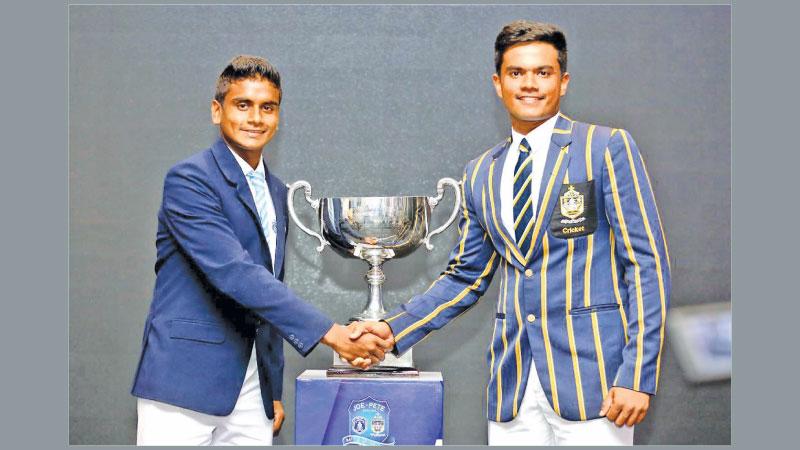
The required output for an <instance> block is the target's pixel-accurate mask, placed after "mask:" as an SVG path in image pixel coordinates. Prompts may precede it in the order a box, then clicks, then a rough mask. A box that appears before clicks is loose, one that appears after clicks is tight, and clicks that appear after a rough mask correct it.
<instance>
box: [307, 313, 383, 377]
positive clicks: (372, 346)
mask: <svg viewBox="0 0 800 450" xmlns="http://www.w3.org/2000/svg"><path fill="white" fill-rule="evenodd" d="M321 342H322V343H323V344H325V345H327V346H328V347H330V348H332V349H333V350H334V351H335V352H336V353H338V354H339V356H341V357H342V358H343V359H344V360H346V361H347V362H348V363H350V365H351V366H353V367H358V368H360V369H369V368H370V367H371V366H373V365H375V364H378V363H379V362H381V361H383V357H384V353H386V352H388V351H391V350H392V348H394V335H393V334H392V329H391V328H389V325H388V324H387V323H386V322H378V321H364V322H353V323H351V324H350V325H347V326H346V327H345V326H342V325H339V324H338V323H337V324H334V325H333V327H331V329H330V330H328V332H327V333H325V336H323V337H322V340H321Z"/></svg>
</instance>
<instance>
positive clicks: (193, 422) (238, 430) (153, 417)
mask: <svg viewBox="0 0 800 450" xmlns="http://www.w3.org/2000/svg"><path fill="white" fill-rule="evenodd" d="M137 410H138V415H139V422H138V425H137V430H136V445H272V420H270V419H268V418H267V414H266V413H265V412H264V402H263V401H262V400H261V386H260V384H259V382H258V367H257V365H256V356H255V347H254V348H253V350H252V352H251V355H250V363H249V364H248V365H247V372H246V373H245V378H244V383H243V384H242V390H241V392H239V398H238V399H237V400H236V406H234V408H233V412H231V413H230V414H229V415H227V416H224V417H221V416H212V415H209V414H203V413H199V412H197V411H192V410H190V409H186V408H180V407H178V406H173V405H169V404H166V403H162V402H157V401H154V400H148V399H143V398H140V399H138V400H137Z"/></svg>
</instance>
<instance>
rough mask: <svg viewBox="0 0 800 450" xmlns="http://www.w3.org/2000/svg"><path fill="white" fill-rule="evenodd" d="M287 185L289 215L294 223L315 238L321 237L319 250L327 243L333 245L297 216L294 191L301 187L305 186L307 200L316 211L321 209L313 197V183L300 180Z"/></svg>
mask: <svg viewBox="0 0 800 450" xmlns="http://www.w3.org/2000/svg"><path fill="white" fill-rule="evenodd" d="M286 187H287V188H289V193H288V194H286V196H287V199H286V203H287V206H288V207H289V215H290V216H291V217H292V220H293V221H294V223H295V224H296V225H297V226H298V227H300V229H301V230H303V231H304V232H305V233H306V234H308V235H310V236H314V237H315V238H317V239H319V247H317V251H318V252H322V250H323V249H324V248H325V246H326V245H331V244H330V243H329V242H328V241H326V240H325V238H323V237H322V236H320V234H319V233H317V232H315V231H314V230H312V229H311V228H308V227H307V226H305V225H303V222H300V219H299V218H298V217H297V213H295V211H294V192H295V191H296V190H298V189H300V188H301V187H302V188H303V191H304V193H305V197H306V201H307V202H308V203H309V204H310V205H311V207H312V208H314V210H315V211H319V200H312V199H311V185H310V184H308V181H306V180H298V181H295V182H294V183H292V184H287V185H286Z"/></svg>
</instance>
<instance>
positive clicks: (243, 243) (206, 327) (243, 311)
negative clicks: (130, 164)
mask: <svg viewBox="0 0 800 450" xmlns="http://www.w3.org/2000/svg"><path fill="white" fill-rule="evenodd" d="M280 103H281V84H280V75H279V74H278V71H277V70H276V69H275V68H274V67H273V66H272V65H271V64H270V63H269V62H268V61H266V60H265V59H262V58H258V57H251V56H238V57H236V58H234V59H233V60H232V61H231V62H230V63H229V64H228V66H227V67H226V68H225V69H224V70H223V72H222V74H221V75H220V76H219V79H218V81H217V91H216V95H215V98H214V99H213V100H212V102H211V117H212V121H213V123H214V124H217V125H219V128H220V137H219V139H217V141H216V142H215V143H214V145H213V146H212V147H211V148H209V149H207V150H205V151H202V152H200V153H198V154H195V155H193V156H191V157H189V158H188V159H186V160H184V161H181V162H180V163H178V164H176V165H175V166H174V167H172V168H171V169H170V170H169V172H168V173H167V175H166V178H165V180H164V192H163V200H162V204H161V209H160V210H159V213H158V233H157V237H156V248H157V260H156V265H155V270H156V274H157V275H156V284H155V290H154V294H153V301H152V304H151V306H150V311H149V314H148V316H147V319H146V322H145V328H144V338H143V342H142V353H141V357H140V360H139V365H138V368H137V370H136V375H135V379H134V382H133V390H132V393H133V395H135V396H136V397H138V400H137V402H138V403H137V409H138V429H137V444H139V445H170V444H172V445H270V444H271V443H272V436H273V433H277V432H278V431H279V430H280V427H281V423H282V421H283V406H282V404H281V387H282V386H281V385H282V381H283V340H286V341H288V342H289V343H290V344H291V345H292V346H293V347H294V348H295V349H296V350H297V351H298V352H299V353H300V354H302V355H303V356H305V355H307V354H308V353H309V352H311V350H312V349H314V347H315V346H316V345H317V343H318V342H322V343H324V344H326V345H328V346H330V347H332V348H333V349H334V350H336V351H337V352H338V353H339V355H341V356H342V357H343V358H344V359H346V360H348V361H353V360H355V359H357V358H361V359H360V360H359V361H362V363H361V365H362V367H363V366H366V365H367V364H368V362H367V361H369V363H376V362H378V361H379V360H381V359H383V352H384V350H388V348H390V346H391V344H390V343H389V342H388V341H386V340H384V339H381V338H379V337H377V336H375V335H372V334H364V335H363V336H361V337H359V338H357V339H352V340H351V339H350V338H349V335H350V334H351V333H353V332H354V331H355V332H356V334H359V333H358V329H359V327H361V326H362V325H360V324H357V323H354V324H351V325H350V326H349V327H344V326H342V325H338V324H334V322H333V321H332V320H331V319H329V318H328V317H326V316H325V315H324V314H322V313H321V312H320V311H319V310H318V309H317V308H315V307H314V306H312V305H311V304H309V303H307V302H305V301H303V300H301V299H300V298H298V297H297V296H296V295H295V294H294V293H293V292H292V291H291V290H289V289H288V288H287V287H286V285H285V284H283V281H282V280H283V274H284V270H283V268H284V264H283V259H284V254H285V246H286V235H287V228H288V227H287V220H286V216H287V214H286V213H287V209H286V187H285V185H284V183H283V182H282V181H281V180H279V179H278V178H277V177H276V176H275V175H274V174H272V173H271V172H270V171H269V170H268V168H267V166H266V163H265V161H264V159H263V157H262V149H263V148H264V146H265V145H266V144H267V143H268V142H269V141H270V140H271V139H272V137H273V136H274V135H275V132H276V131H277V130H278V122H279V116H280Z"/></svg>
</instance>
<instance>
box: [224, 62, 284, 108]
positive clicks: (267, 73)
mask: <svg viewBox="0 0 800 450" xmlns="http://www.w3.org/2000/svg"><path fill="white" fill-rule="evenodd" d="M252 78H256V79H257V78H261V79H264V80H267V81H269V82H270V83H272V84H274V85H275V87H276V88H278V92H279V93H280V94H279V97H278V102H280V98H281V97H282V96H283V92H281V74H279V73H278V69H276V68H275V66H273V65H272V64H270V62H269V61H267V60H266V59H264V58H260V57H258V56H250V55H238V56H235V57H234V58H233V59H232V60H231V62H229V63H228V65H227V66H226V67H225V69H224V70H223V71H222V73H221V74H219V78H217V92H216V93H215V94H214V100H216V101H218V102H219V103H220V104H222V103H223V101H224V100H225V94H227V93H228V89H230V87H231V83H233V82H234V81H238V80H247V79H252Z"/></svg>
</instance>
